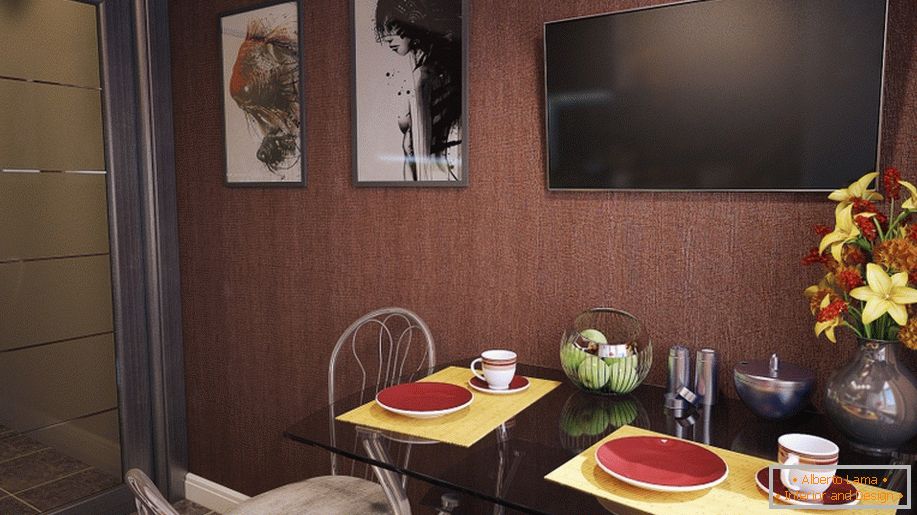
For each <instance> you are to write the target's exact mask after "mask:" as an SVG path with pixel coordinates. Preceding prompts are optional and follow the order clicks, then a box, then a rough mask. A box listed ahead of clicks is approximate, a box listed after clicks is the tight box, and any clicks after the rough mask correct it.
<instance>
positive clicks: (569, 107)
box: [544, 0, 886, 190]
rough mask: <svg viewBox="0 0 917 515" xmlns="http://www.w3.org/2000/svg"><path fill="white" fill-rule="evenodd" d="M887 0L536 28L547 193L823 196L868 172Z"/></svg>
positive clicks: (734, 3)
mask: <svg viewBox="0 0 917 515" xmlns="http://www.w3.org/2000/svg"><path fill="white" fill-rule="evenodd" d="M885 17H886V1H885V0H705V1H697V2H687V3H679V4H672V5H666V6H661V7H653V8H646V9H639V10H632V11H625V12H620V13H612V14H606V15H599V16H592V17H587V18H578V19H572V20H563V21H557V22H549V23H546V24H545V33H544V46H545V85H546V93H545V101H546V125H547V128H546V130H547V138H546V140H547V147H548V148H547V159H548V186H549V188H550V189H649V190H682V189H688V190H693V189H697V190H830V189H835V188H838V187H840V186H843V185H845V184H846V183H848V182H851V181H853V180H855V179H857V178H859V177H860V176H862V175H863V174H865V173H867V172H870V171H873V170H875V168H876V166H877V161H878V147H879V125H880V114H881V98H882V71H883V57H884V50H885Z"/></svg>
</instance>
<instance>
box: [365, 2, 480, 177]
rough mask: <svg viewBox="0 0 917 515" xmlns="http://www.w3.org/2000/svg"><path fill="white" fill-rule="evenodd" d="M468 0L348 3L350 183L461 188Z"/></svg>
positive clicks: (465, 128)
mask: <svg viewBox="0 0 917 515" xmlns="http://www.w3.org/2000/svg"><path fill="white" fill-rule="evenodd" d="M469 4H470V1H469V0H351V42H352V53H353V55H352V60H353V77H352V84H353V104H352V113H353V114H352V116H353V120H352V128H353V130H352V134H353V165H352V180H353V184H354V186H357V187H375V186H395V187H427V186H436V187H465V186H467V185H468V24H469Z"/></svg>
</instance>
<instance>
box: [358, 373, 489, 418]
mask: <svg viewBox="0 0 917 515" xmlns="http://www.w3.org/2000/svg"><path fill="white" fill-rule="evenodd" d="M472 400H474V395H473V394H472V393H471V392H469V391H468V390H466V389H465V388H462V387H461V386H456V385H454V384H449V383H437V382H432V381H430V382H419V383H405V384H398V385H395V386H390V387H388V388H386V389H384V390H382V391H381V392H379V393H378V394H376V402H377V403H378V404H379V405H380V406H382V407H383V408H384V409H387V410H389V411H391V412H393V413H398V414H400V415H407V416H409V417H418V418H429V417H438V416H441V415H446V414H449V413H452V412H454V411H458V410H460V409H462V408H464V407H466V406H468V405H469V404H471V401H472Z"/></svg>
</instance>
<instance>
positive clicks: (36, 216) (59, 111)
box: [0, 0, 122, 514]
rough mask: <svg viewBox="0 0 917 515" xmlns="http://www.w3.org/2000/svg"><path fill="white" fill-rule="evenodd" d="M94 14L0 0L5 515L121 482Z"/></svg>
mask: <svg viewBox="0 0 917 515" xmlns="http://www.w3.org/2000/svg"><path fill="white" fill-rule="evenodd" d="M98 27H99V23H98V9H97V7H96V6H94V5H91V4H87V3H81V2H76V1H69V0H0V48H2V49H0V513H4V514H6V513H17V514H18V513H41V512H45V511H48V510H51V509H54V508H57V507H60V506H63V505H66V504H70V503H72V502H73V501H75V500H77V499H80V498H82V497H86V496H89V495H92V494H95V493H98V492H100V491H103V490H107V489H110V488H112V487H114V486H116V485H118V484H120V483H121V477H122V470H121V443H120V438H119V433H120V431H119V427H120V425H119V413H118V382H117V374H116V367H115V343H114V336H115V330H116V328H115V327H114V323H113V317H112V289H111V282H112V281H111V264H110V253H109V252H110V249H109V224H108V200H107V195H108V192H107V191H106V184H107V182H108V181H107V180H106V179H107V177H106V174H107V171H106V163H105V152H104V132H105V131H104V129H103V119H104V118H103V113H102V105H103V95H104V94H105V92H104V91H103V89H102V84H101V81H100V57H99V48H100V45H99V34H98Z"/></svg>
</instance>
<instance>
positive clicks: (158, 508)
mask: <svg viewBox="0 0 917 515" xmlns="http://www.w3.org/2000/svg"><path fill="white" fill-rule="evenodd" d="M345 347H349V349H350V352H349V353H342V352H341V351H342V349H344V348H345ZM364 348H368V351H365V352H366V354H363V353H361V351H362V350H363V349H364ZM369 351H373V352H369ZM418 355H419V358H418V357H417V356H418ZM361 356H362V357H361ZM351 357H352V358H353V359H354V360H355V362H356V367H357V368H354V369H348V370H345V369H342V368H341V367H342V366H344V365H346V364H347V361H348V360H349V359H350V358H351ZM415 362H416V363H418V364H417V366H416V367H415V366H414V363H415ZM435 365H436V349H435V347H434V343H433V336H432V335H431V334H430V329H429V328H428V327H427V324H426V323H424V321H423V320H421V319H420V317H418V316H417V315H416V314H414V313H413V312H411V311H409V310H407V309H403V308H383V309H377V310H375V311H373V312H371V313H368V314H366V315H364V316H362V317H360V318H359V319H358V320H356V321H355V322H354V323H352V324H350V327H348V328H347V329H346V330H345V331H344V333H343V334H342V335H341V337H340V338H339V339H338V341H337V343H336V344H335V346H334V348H333V349H332V351H331V359H330V362H329V365H328V403H329V405H330V406H331V407H332V411H331V416H330V417H329V424H330V425H331V426H330V427H331V438H332V442H334V439H335V434H334V417H335V413H334V410H333V406H334V402H335V401H336V400H338V399H339V398H341V397H343V396H345V395H348V394H351V393H354V392H355V391H360V392H363V391H364V390H366V389H367V388H368V385H367V380H374V381H375V385H376V388H375V390H376V393H378V391H379V390H381V389H382V388H385V387H387V386H391V385H394V384H398V383H400V382H404V381H411V380H413V377H414V375H415V374H417V373H419V372H420V371H422V370H424V369H425V368H426V371H427V372H430V371H432V369H433V367H434V366H435ZM373 371H375V377H373V375H372V372H373ZM356 379H359V381H356ZM351 383H352V384H351ZM345 384H351V385H350V386H349V387H345V386H344V385H345ZM360 402H361V403H362V402H363V401H362V400H361V401H360ZM357 438H358V439H359V441H358V442H355V445H360V446H362V447H364V448H365V449H366V451H367V452H368V453H369V454H370V455H372V456H373V457H374V458H376V459H378V460H384V461H387V462H392V460H391V458H390V457H389V455H388V454H389V449H388V448H387V447H386V445H385V444H383V443H381V442H380V440H381V439H380V435H379V434H378V433H376V432H372V431H368V432H367V431H357ZM409 456H410V450H409V449H408V450H406V452H405V454H404V459H405V460H407V459H408V458H409ZM371 470H372V473H373V474H374V475H375V477H376V479H377V480H378V481H379V483H376V482H375V481H370V480H369V479H364V478H360V477H354V476H353V475H338V466H337V461H336V459H335V457H334V455H332V461H331V474H332V475H330V476H319V477H314V478H310V479H307V480H305V481H300V482H297V483H291V484H288V485H284V486H281V487H279V488H275V489H273V490H269V491H267V492H264V493H263V494H260V495H258V496H255V497H252V498H251V499H249V500H247V501H245V502H243V503H241V504H239V505H238V506H236V507H235V508H234V509H233V510H231V511H230V512H229V513H228V514H227V515H262V514H266V513H270V514H272V515H274V514H276V515H280V514H284V515H289V514H312V513H314V514H322V515H326V514H335V513H338V514H348V515H350V514H369V513H394V514H396V515H402V514H410V513H411V509H410V505H409V504H408V502H407V495H406V494H405V491H404V487H405V484H404V480H402V481H399V480H398V477H399V475H398V474H396V473H394V472H392V471H390V470H387V469H382V468H378V467H371ZM126 480H127V482H128V484H129V485H130V486H131V489H132V490H133V492H134V497H135V498H136V502H137V509H138V513H140V515H151V514H155V515H177V513H176V512H175V510H173V509H172V507H171V506H170V505H169V503H168V502H167V501H166V500H165V498H163V496H162V494H160V493H159V490H157V489H156V486H155V485H154V484H153V483H152V481H150V480H149V478H148V477H147V476H146V474H144V473H143V472H142V471H140V470H137V469H132V470H130V471H128V473H127V475H126ZM145 510H146V511H145ZM149 510H152V511H149Z"/></svg>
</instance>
